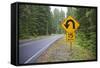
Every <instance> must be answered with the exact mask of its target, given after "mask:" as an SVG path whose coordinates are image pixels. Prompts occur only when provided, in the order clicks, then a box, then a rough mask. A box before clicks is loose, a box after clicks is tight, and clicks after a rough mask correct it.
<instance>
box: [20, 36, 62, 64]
mask: <svg viewBox="0 0 100 68" xmlns="http://www.w3.org/2000/svg"><path fill="white" fill-rule="evenodd" d="M62 37H63V35H54V36H50V37H48V38H45V39H40V40H36V41H30V42H26V43H23V44H19V63H20V64H27V63H35V61H36V59H37V58H38V57H39V56H40V55H41V54H42V53H43V52H44V51H45V50H46V49H47V48H48V47H49V46H50V45H51V44H52V43H54V42H55V41H56V40H58V39H60V38H62Z"/></svg>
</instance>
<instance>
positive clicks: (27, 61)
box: [24, 36, 62, 64]
mask: <svg viewBox="0 0 100 68" xmlns="http://www.w3.org/2000/svg"><path fill="white" fill-rule="evenodd" d="M61 37H62V36H61ZM61 37H59V38H61ZM59 38H57V39H55V40H53V41H52V42H51V43H49V44H48V45H47V46H46V47H44V48H42V49H40V50H39V51H38V52H37V53H35V55H33V56H32V57H30V58H29V59H28V60H26V61H25V62H24V64H27V63H29V62H30V61H31V60H32V59H33V58H34V57H35V56H37V55H38V54H39V53H40V52H41V51H42V50H43V49H45V48H47V47H48V46H49V45H51V44H52V43H53V42H55V41H56V40H58V39H59Z"/></svg>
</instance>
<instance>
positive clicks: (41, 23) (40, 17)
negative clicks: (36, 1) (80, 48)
mask: <svg viewBox="0 0 100 68" xmlns="http://www.w3.org/2000/svg"><path fill="white" fill-rule="evenodd" d="M50 20H51V12H50V7H49V6H39V5H20V7H19V38H20V39H23V38H28V37H29V36H34V37H36V36H39V35H48V34H50V33H51V31H50V29H51V22H50Z"/></svg>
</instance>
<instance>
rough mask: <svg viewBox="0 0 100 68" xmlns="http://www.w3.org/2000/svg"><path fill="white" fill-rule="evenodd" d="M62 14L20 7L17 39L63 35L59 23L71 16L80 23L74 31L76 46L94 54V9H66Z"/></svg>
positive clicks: (45, 8)
mask: <svg viewBox="0 0 100 68" xmlns="http://www.w3.org/2000/svg"><path fill="white" fill-rule="evenodd" d="M66 9H67V10H68V11H67V12H64V11H63V10H59V9H57V8H55V9H54V10H53V12H52V11H51V8H50V6H41V5H20V7H19V39H29V38H31V37H35V38H36V37H37V36H45V35H47V36H48V35H52V34H64V33H65V32H64V30H63V29H62V27H61V21H62V20H63V19H64V18H65V17H67V16H72V17H74V18H75V19H76V20H78V22H79V23H80V27H79V29H78V31H76V33H77V35H76V38H77V39H76V42H77V45H79V46H81V47H83V48H87V49H89V50H90V51H92V52H93V54H94V55H95V52H96V22H97V21H96V9H94V8H79V7H66Z"/></svg>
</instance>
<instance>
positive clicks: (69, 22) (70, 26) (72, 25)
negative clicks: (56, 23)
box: [62, 16, 79, 32]
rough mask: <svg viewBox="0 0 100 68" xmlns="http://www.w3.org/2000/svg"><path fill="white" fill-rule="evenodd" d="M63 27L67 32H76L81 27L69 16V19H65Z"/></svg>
mask: <svg viewBox="0 0 100 68" xmlns="http://www.w3.org/2000/svg"><path fill="white" fill-rule="evenodd" d="M62 27H63V28H64V29H65V30H66V31H67V32H74V31H76V30H77V28H78V27H79V23H78V22H77V21H76V20H75V19H74V18H73V17H71V16H68V17H67V18H65V19H64V21H63V23H62Z"/></svg>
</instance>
